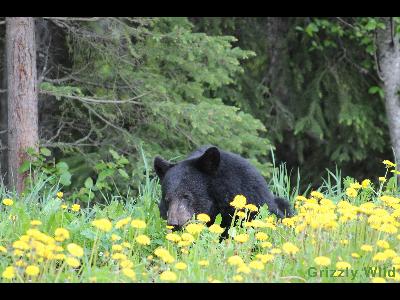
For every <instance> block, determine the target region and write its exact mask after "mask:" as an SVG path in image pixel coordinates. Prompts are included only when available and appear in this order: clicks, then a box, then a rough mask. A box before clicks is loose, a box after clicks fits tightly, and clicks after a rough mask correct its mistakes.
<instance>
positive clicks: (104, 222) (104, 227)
mask: <svg viewBox="0 0 400 300" xmlns="http://www.w3.org/2000/svg"><path fill="white" fill-rule="evenodd" d="M92 225H93V226H94V227H96V228H97V229H99V230H101V231H104V232H109V231H111V229H112V223H111V222H110V220H108V219H106V218H103V219H98V220H94V221H92Z"/></svg>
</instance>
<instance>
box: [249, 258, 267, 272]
mask: <svg viewBox="0 0 400 300" xmlns="http://www.w3.org/2000/svg"><path fill="white" fill-rule="evenodd" d="M249 267H250V268H251V269H254V270H264V264H263V263H262V262H261V261H258V260H253V261H251V262H250V263H249Z"/></svg>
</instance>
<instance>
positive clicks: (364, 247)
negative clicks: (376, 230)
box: [360, 244, 373, 252]
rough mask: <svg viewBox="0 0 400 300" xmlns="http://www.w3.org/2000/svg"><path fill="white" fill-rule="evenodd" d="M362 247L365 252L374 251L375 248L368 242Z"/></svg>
mask: <svg viewBox="0 0 400 300" xmlns="http://www.w3.org/2000/svg"><path fill="white" fill-rule="evenodd" d="M360 249H361V250H362V251H365V252H372V250H373V248H372V246H371V245H367V244H364V245H362V246H361V248H360Z"/></svg>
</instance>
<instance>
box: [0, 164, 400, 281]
mask: <svg viewBox="0 0 400 300" xmlns="http://www.w3.org/2000/svg"><path fill="white" fill-rule="evenodd" d="M148 171H149V170H148ZM379 171H380V173H381V174H377V177H376V178H369V179H367V178H366V179H364V180H362V181H360V182H357V181H356V180H354V179H353V178H350V177H346V178H342V177H341V175H340V172H339V171H338V170H336V172H335V173H333V172H330V171H327V176H326V178H325V179H324V180H323V184H322V185H321V187H319V188H318V189H315V190H311V189H307V190H306V191H303V193H301V194H300V193H299V180H300V179H299V178H298V181H297V182H295V183H293V182H290V179H289V176H288V173H287V170H286V168H285V166H284V165H281V166H279V167H277V168H275V171H274V173H273V176H272V178H271V180H270V187H271V189H272V191H273V192H274V193H275V194H277V195H278V196H281V197H286V198H287V199H290V202H291V203H292V204H293V205H294V207H295V210H296V215H295V216H294V217H292V218H285V219H282V220H277V219H276V217H275V216H273V215H270V214H269V213H268V210H267V208H266V207H261V208H260V209H259V211H258V208H257V207H255V206H253V205H248V204H247V203H246V202H247V199H246V198H245V197H244V196H242V195H237V196H236V197H235V198H234V199H232V202H231V205H232V206H233V207H235V218H236V219H237V220H238V222H236V223H235V224H232V225H231V228H230V229H229V236H228V238H226V239H223V240H222V241H220V235H221V233H222V232H223V230H224V229H223V228H221V227H220V225H219V224H220V218H219V217H217V219H216V220H215V223H214V224H213V225H212V226H209V227H208V226H206V225H205V223H207V222H208V221H209V217H208V216H207V215H205V214H200V215H197V216H195V217H194V218H193V220H192V221H191V222H190V224H188V225H187V226H186V227H185V228H184V229H183V230H181V231H172V228H170V227H168V226H167V225H166V222H165V221H164V220H162V219H161V218H160V217H159V211H158V206H157V202H158V200H159V197H160V187H159V184H158V180H157V179H156V178H154V179H152V178H151V177H150V176H149V173H148V174H147V176H146V180H145V181H144V182H143V183H142V184H141V185H140V188H139V194H138V196H137V197H132V196H130V195H129V194H127V195H125V196H121V195H118V196H117V195H115V196H110V197H109V198H108V199H106V202H105V203H103V204H101V203H95V204H94V205H93V203H92V204H91V205H89V204H84V203H80V204H78V203H74V202H71V201H67V200H66V199H65V198H66V197H65V194H64V193H63V190H62V189H61V188H60V185H59V184H55V185H53V186H52V187H51V188H50V189H44V185H45V183H43V182H42V183H40V182H39V183H36V185H35V186H34V187H33V188H32V189H30V191H29V192H28V193H24V194H21V195H18V196H17V195H16V194H14V193H11V192H9V191H7V190H6V189H5V188H4V187H0V200H1V203H0V274H1V282H71V283H77V282H90V283H96V282H98V283H100V282H127V283H129V282H137V283H141V282H156V283H158V282H210V283H218V282H271V283H272V282H299V283H303V282H334V283H336V282H375V283H383V282H387V283H396V282H399V281H400V232H399V227H400V195H399V190H398V187H397V181H396V180H395V178H396V176H397V171H395V165H394V164H393V163H392V162H390V161H387V160H385V161H384V162H383V164H382V169H381V170H379ZM93 201H94V202H95V200H93ZM251 211H258V214H257V216H256V218H255V219H254V220H253V221H249V220H248V213H249V212H251ZM240 224H241V225H240Z"/></svg>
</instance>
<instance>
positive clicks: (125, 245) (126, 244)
mask: <svg viewBox="0 0 400 300" xmlns="http://www.w3.org/2000/svg"><path fill="white" fill-rule="evenodd" d="M121 246H122V247H125V248H127V249H130V248H131V244H129V243H128V242H123V243H122V244H121Z"/></svg>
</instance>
